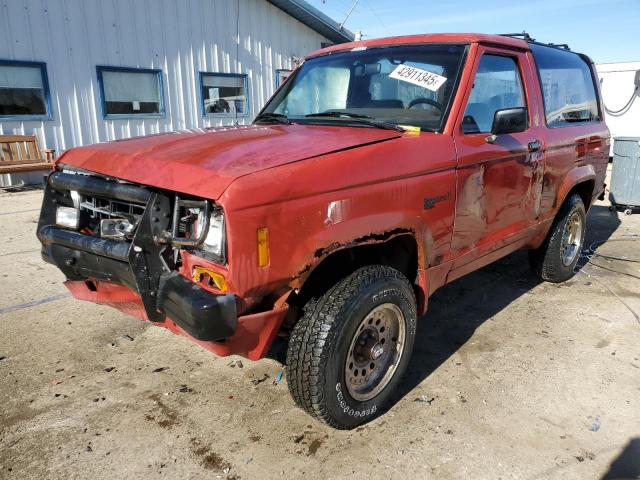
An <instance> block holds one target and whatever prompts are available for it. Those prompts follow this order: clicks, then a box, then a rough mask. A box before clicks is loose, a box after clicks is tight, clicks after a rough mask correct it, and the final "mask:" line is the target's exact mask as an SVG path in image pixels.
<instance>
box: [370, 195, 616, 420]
mask: <svg viewBox="0 0 640 480" xmlns="http://www.w3.org/2000/svg"><path fill="white" fill-rule="evenodd" d="M619 225H620V220H619V219H618V214H617V213H616V212H610V211H609V210H608V209H607V207H606V206H601V205H594V206H593V207H592V208H591V209H590V211H589V214H588V217H587V237H586V239H585V245H586V246H587V247H588V246H589V245H591V244H592V243H593V242H600V241H606V240H607V239H608V238H610V237H611V235H612V234H613V233H614V232H615V231H616V229H617V228H618V226H619ZM527 255H528V254H527V252H526V251H518V252H515V253H513V254H511V255H509V256H507V257H505V258H503V259H501V260H498V261H497V262H495V263H493V264H491V265H488V266H486V267H484V268H482V269H480V270H477V271H476V272H473V273H471V274H469V275H467V276H465V277H463V278H460V279H459V280H456V281H455V282H453V283H451V284H449V285H446V286H444V287H442V288H441V289H440V290H438V291H437V292H436V293H435V294H434V295H433V296H432V297H431V298H430V299H429V311H428V313H427V314H426V315H425V316H424V317H422V318H420V319H419V320H418V331H417V336H416V342H415V347H414V351H413V356H412V359H411V362H410V363H409V366H408V368H407V372H406V373H405V376H404V378H403V380H402V382H401V383H400V384H399V387H398V389H397V391H396V393H395V394H394V395H393V397H392V399H391V401H390V402H389V403H388V404H387V407H386V409H389V408H391V407H392V406H393V405H395V404H396V403H397V402H398V401H400V400H401V399H403V398H404V397H406V396H407V395H410V394H411V392H412V391H413V390H414V389H415V388H416V387H417V386H418V385H419V384H420V383H422V382H423V381H424V380H425V379H426V378H428V377H429V376H430V375H431V374H432V373H433V372H434V371H435V370H436V369H437V368H438V367H440V366H441V365H442V364H443V363H445V362H446V361H448V360H449V359H450V358H451V357H452V356H453V355H454V354H455V353H456V352H457V351H458V350H459V349H460V348H461V347H462V346H463V345H464V344H465V343H467V342H468V341H469V340H470V339H471V338H472V337H473V335H474V333H475V331H476V329H477V328H478V327H480V326H481V325H482V324H483V323H484V322H486V321H487V320H489V319H491V318H492V317H493V316H494V315H496V314H497V313H498V312H500V311H501V310H503V309H504V308H506V307H507V306H508V305H509V304H510V303H512V302H513V301H514V300H516V299H517V298H519V297H521V296H522V295H524V294H526V293H527V292H529V291H530V290H532V289H533V288H534V287H535V286H537V285H538V284H540V283H541V281H540V280H539V279H538V278H537V277H536V276H534V274H533V273H532V272H531V270H530V268H529V262H528V258H527ZM496 340H497V341H499V339H496ZM381 413H384V412H381Z"/></svg>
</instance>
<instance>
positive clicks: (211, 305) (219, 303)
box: [158, 273, 238, 341]
mask: <svg viewBox="0 0 640 480" xmlns="http://www.w3.org/2000/svg"><path fill="white" fill-rule="evenodd" d="M158 308H159V309H160V310H161V311H163V312H164V313H166V314H167V315H168V316H169V317H171V319H173V320H174V321H175V322H176V323H177V324H178V325H179V326H180V327H181V328H182V329H183V330H185V331H186V332H187V333H188V334H189V335H191V336H192V337H193V338H196V339H198V340H205V341H219V340H223V339H225V338H228V337H230V336H232V335H233V334H234V333H235V332H236V327H237V320H238V315H237V311H236V299H235V296H234V295H231V294H228V295H214V294H212V293H210V292H207V291H206V290H205V289H203V288H201V287H199V286H198V285H196V284H194V283H192V282H190V281H189V280H187V279H186V278H184V277H183V276H182V275H180V274H178V273H172V274H170V275H167V276H163V277H162V278H161V279H160V288H159V290H158Z"/></svg>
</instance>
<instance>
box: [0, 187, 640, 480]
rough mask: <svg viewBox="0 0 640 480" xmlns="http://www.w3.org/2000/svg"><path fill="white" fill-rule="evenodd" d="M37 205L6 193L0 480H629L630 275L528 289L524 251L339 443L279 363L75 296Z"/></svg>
mask: <svg viewBox="0 0 640 480" xmlns="http://www.w3.org/2000/svg"><path fill="white" fill-rule="evenodd" d="M40 201H41V192H39V191H28V192H21V193H4V194H1V195H0V232H1V233H2V244H1V245H0V381H1V384H0V478H3V479H4V478H7V479H10V478H19V479H40V478H65V479H66V478H83V479H86V478H166V477H168V478H244V479H265V478H283V477H284V478H300V477H302V476H303V475H305V476H307V478H356V479H361V478H383V479H389V478H402V479H409V478H438V479H449V478H472V479H482V478H487V479H496V478H505V479H506V478H524V479H538V478H563V479H565V478H567V479H588V478H602V477H603V476H604V477H606V478H617V477H615V474H616V472H617V474H620V472H624V471H625V469H626V470H627V475H628V476H629V478H636V477H635V476H634V475H639V474H640V321H639V320H638V319H636V318H634V315H633V314H632V312H631V311H630V310H631V309H632V310H635V312H640V280H638V279H635V278H632V277H630V276H625V275H623V274H622V273H617V272H612V271H610V270H606V269H603V268H599V267H595V266H594V265H591V264H588V265H586V266H585V267H583V269H582V270H581V272H580V273H579V274H578V275H577V276H576V277H575V278H574V279H572V280H571V281H569V282H567V283H565V284H561V285H552V284H544V283H539V282H538V281H537V280H536V279H535V278H534V277H533V276H532V274H531V273H530V272H529V270H528V266H527V259H526V253H524V252H518V253H516V254H514V255H511V256H509V257H508V258H505V259H503V260H501V261H499V262H497V263H495V264H493V265H490V266H489V267H487V268H484V269H483V270H481V271H478V272H476V273H473V274H471V275H470V276H468V277H466V278H463V279H461V280H459V281H457V282H455V283H454V284H452V285H449V286H447V287H445V288H443V289H441V290H440V291H439V292H438V293H436V294H435V296H434V297H433V298H432V299H431V302H430V309H429V313H428V314H427V315H426V316H425V317H424V318H423V319H421V321H420V322H419V328H418V338H417V343H416V349H415V353H414V358H413V361H412V363H411V365H410V367H409V372H408V374H407V376H406V378H405V379H404V382H403V384H402V388H401V391H400V392H398V395H397V396H396V397H395V399H394V402H393V403H392V405H390V408H389V410H388V411H386V412H384V413H383V414H382V415H381V416H380V417H379V418H378V419H377V420H375V421H374V422H372V423H370V424H369V425H367V426H364V427H361V428H358V429H357V430H355V431H351V432H340V431H334V430H332V429H329V428H327V427H325V426H323V425H321V424H319V423H317V422H316V421H314V420H313V419H311V418H310V417H308V416H307V415H305V414H304V413H303V412H302V411H301V410H298V409H297V408H296V407H295V406H294V405H293V401H292V400H291V398H290V397H289V394H288V391H287V385H286V378H284V379H283V380H282V381H281V382H279V383H277V384H275V383H274V381H275V379H276V378H277V375H278V373H279V372H281V371H282V370H283V366H282V364H281V363H279V362H278V361H277V360H275V359H265V360H262V361H260V362H250V361H248V360H245V359H240V358H237V357H229V358H216V357H214V356H213V355H211V354H209V353H207V352H206V351H204V350H202V349H201V348H199V347H197V346H195V345H192V344H190V343H189V342H188V341H187V340H186V339H184V338H181V337H178V336H175V335H172V334H171V333H169V332H167V331H165V330H163V329H160V328H156V327H153V326H150V325H148V324H145V323H142V322H140V321H138V320H135V319H133V318H129V317H127V316H125V315H123V314H121V313H119V312H117V311H114V310H112V309H109V308H107V307H101V306H96V305H92V304H89V303H83V302H79V301H75V300H73V299H72V298H71V297H70V295H69V294H68V293H67V292H66V289H65V288H64V286H63V285H62V281H63V276H62V274H61V273H59V272H58V270H57V269H56V268H54V267H53V266H51V265H48V264H45V263H44V262H43V261H42V260H41V259H40V254H39V247H38V242H37V240H36V238H35V228H36V221H37V217H38V208H39V205H40ZM588 224H589V226H588V230H589V233H588V242H587V243H588V244H590V243H591V242H594V241H596V240H609V242H608V243H606V244H605V245H603V246H602V247H600V249H599V252H601V253H606V254H609V255H615V256H625V255H626V256H635V258H636V259H637V258H638V257H639V256H640V241H636V240H633V238H632V237H629V236H628V235H634V234H636V235H637V234H640V215H635V216H625V215H623V214H622V213H617V214H616V213H613V212H610V211H609V210H608V209H607V204H606V203H605V202H599V203H598V204H597V205H595V206H594V207H593V208H592V210H591V212H590V214H589V219H588ZM625 235H626V236H625ZM612 239H624V240H621V241H612ZM593 261H594V262H596V263H599V264H601V266H604V267H606V268H609V269H613V270H619V271H624V272H627V273H631V274H635V275H639V274H640V263H629V262H622V261H619V260H611V259H606V258H603V257H597V258H594V260H593ZM616 295H617V297H616ZM625 304H626V305H625ZM274 357H275V358H278V356H277V355H275V354H274ZM265 376H266V380H264V379H265ZM259 380H264V381H259ZM629 472H630V473H629ZM607 475H610V476H609V477H607Z"/></svg>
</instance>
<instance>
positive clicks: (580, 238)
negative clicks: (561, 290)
mask: <svg viewBox="0 0 640 480" xmlns="http://www.w3.org/2000/svg"><path fill="white" fill-rule="evenodd" d="M586 227H587V216H586V211H585V208H584V203H583V201H582V198H581V197H580V195H578V194H573V195H571V196H570V197H569V198H568V199H567V200H566V201H565V202H564V204H562V207H560V210H559V211H558V214H557V216H556V218H555V219H554V221H553V224H552V225H551V230H550V231H549V235H548V236H547V238H546V240H545V241H544V243H543V244H542V246H541V247H540V248H538V249H537V250H531V251H530V252H529V261H530V263H531V267H532V269H533V271H534V272H535V273H536V274H537V275H538V276H539V277H540V278H541V279H542V280H546V281H547V282H553V283H560V282H564V281H566V280H569V279H570V278H571V277H573V275H574V274H575V268H576V264H577V263H578V260H579V259H580V252H581V251H582V246H583V244H584V237H585V232H586Z"/></svg>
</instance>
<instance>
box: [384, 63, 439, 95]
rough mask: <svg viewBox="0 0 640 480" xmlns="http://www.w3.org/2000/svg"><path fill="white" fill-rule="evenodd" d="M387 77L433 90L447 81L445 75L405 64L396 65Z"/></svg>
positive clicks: (436, 89)
mask: <svg viewBox="0 0 640 480" xmlns="http://www.w3.org/2000/svg"><path fill="white" fill-rule="evenodd" d="M389 77H390V78H395V79H396V80H402V81H403V82H409V83H412V84H414V85H418V86H419V87H423V88H426V89H428V90H431V91H433V92H437V91H438V89H439V88H440V87H441V86H442V85H443V84H444V82H446V81H447V79H446V77H443V76H442V75H438V74H437V73H433V72H428V71H427V70H422V69H421V68H417V67H409V66H407V65H398V67H397V68H396V69H395V70H394V71H393V72H391V73H390V74H389Z"/></svg>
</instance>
